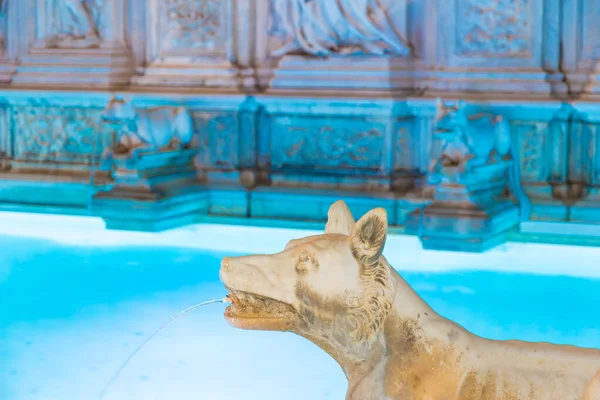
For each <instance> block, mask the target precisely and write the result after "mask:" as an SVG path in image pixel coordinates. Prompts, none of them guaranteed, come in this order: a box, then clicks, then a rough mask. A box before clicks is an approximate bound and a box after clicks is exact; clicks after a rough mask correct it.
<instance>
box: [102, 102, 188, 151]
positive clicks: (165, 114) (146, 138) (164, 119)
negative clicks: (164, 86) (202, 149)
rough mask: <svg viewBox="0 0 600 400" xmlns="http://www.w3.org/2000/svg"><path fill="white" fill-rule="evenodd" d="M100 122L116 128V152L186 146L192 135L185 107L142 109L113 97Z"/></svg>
mask: <svg viewBox="0 0 600 400" xmlns="http://www.w3.org/2000/svg"><path fill="white" fill-rule="evenodd" d="M102 121H103V122H105V123H110V124H113V125H116V126H117V127H118V130H119V136H118V138H117V143H116V144H115V145H114V146H113V149H112V151H113V152H114V153H117V154H126V153H132V152H135V151H141V150H143V151H150V152H153V151H161V150H167V149H176V148H179V147H187V146H188V145H189V144H190V143H191V141H192V139H193V135H194V121H193V118H192V115H191V114H190V112H189V111H188V110H187V109H186V108H184V107H170V106H167V107H154V108H148V109H141V108H136V107H135V106H134V105H132V104H131V103H129V102H125V101H124V100H121V99H116V98H113V99H111V100H110V102H109V103H108V106H107V107H106V108H105V110H104V112H103V115H102Z"/></svg>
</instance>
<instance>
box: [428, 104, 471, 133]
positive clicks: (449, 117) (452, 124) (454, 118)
mask: <svg viewBox="0 0 600 400" xmlns="http://www.w3.org/2000/svg"><path fill="white" fill-rule="evenodd" d="M465 106H466V105H465V103H464V102H463V101H458V102H456V103H455V104H450V105H448V104H446V103H444V102H443V101H442V100H440V99H438V101H437V116H436V126H435V128H436V131H437V133H442V134H443V133H446V132H455V131H458V130H460V129H463V128H464V127H465V126H467V125H468V123H469V120H468V118H467V115H466V114H465V112H464V111H465Z"/></svg>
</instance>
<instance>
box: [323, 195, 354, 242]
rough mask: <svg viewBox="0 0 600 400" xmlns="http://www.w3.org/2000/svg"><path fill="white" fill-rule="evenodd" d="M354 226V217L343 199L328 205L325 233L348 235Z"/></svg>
mask: <svg viewBox="0 0 600 400" xmlns="http://www.w3.org/2000/svg"><path fill="white" fill-rule="evenodd" d="M353 226H354V217H353V216H352V213H351V212H350V209H349V208H348V206H347V205H346V203H345V202H344V201H343V200H338V201H336V202H335V203H333V204H332V206H331V207H329V212H328V213H327V225H326V226H325V233H338V234H341V235H346V236H348V235H350V232H351V231H352V227H353Z"/></svg>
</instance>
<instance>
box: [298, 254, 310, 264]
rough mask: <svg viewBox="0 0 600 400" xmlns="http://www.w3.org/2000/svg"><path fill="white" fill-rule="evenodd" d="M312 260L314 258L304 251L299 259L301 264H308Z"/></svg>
mask: <svg viewBox="0 0 600 400" xmlns="http://www.w3.org/2000/svg"><path fill="white" fill-rule="evenodd" d="M311 260H312V257H311V256H310V254H309V253H307V252H306V251H303V252H302V253H300V256H299V257H298V261H300V262H301V263H307V262H310V261H311Z"/></svg>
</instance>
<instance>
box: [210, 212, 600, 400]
mask: <svg viewBox="0 0 600 400" xmlns="http://www.w3.org/2000/svg"><path fill="white" fill-rule="evenodd" d="M387 229H388V217H387V215H386V211H385V210H384V209H382V208H376V209H373V210H371V211H369V212H368V213H367V214H365V215H364V216H362V217H361V218H360V219H359V220H358V221H356V222H355V220H354V217H353V216H352V214H351V213H350V210H349V209H348V207H347V206H346V205H345V204H344V203H343V202H341V201H338V202H336V203H334V204H333V205H332V206H331V208H330V210H329V213H328V220H327V225H326V228H325V232H324V234H322V235H315V236H309V237H305V238H300V239H295V240H291V241H290V242H288V244H287V245H286V248H285V249H284V250H283V251H281V252H279V253H277V254H272V255H271V254H268V255H251V256H242V257H225V258H224V259H223V261H222V263H221V271H220V277H221V281H222V282H223V284H224V285H225V287H226V289H227V290H228V291H229V296H228V298H229V300H230V301H231V303H232V304H231V306H230V307H228V308H227V310H226V311H225V318H226V320H227V321H228V322H229V323H230V324H231V325H232V326H234V327H236V328H240V329H248V330H270V331H283V332H292V333H295V334H297V335H300V336H302V337H304V338H306V339H308V340H310V341H311V342H313V343H314V344H316V345H317V346H319V347H320V348H321V349H322V350H323V351H325V352H327V353H328V354H329V355H330V356H331V357H333V359H335V361H336V362H337V363H338V364H339V365H340V367H341V368H342V370H343V371H344V374H345V375H346V378H347V379H348V392H347V395H346V399H347V400H382V399H386V400H403V399H413V400H425V399H428V400H442V399H453V400H481V399H486V400H506V399H514V400H536V399H539V400H542V399H544V400H546V399H553V398H560V399H573V400H575V399H577V400H597V399H598V398H600V380H599V378H600V350H598V349H584V348H577V347H573V346H561V345H554V344H548V343H528V342H522V341H515V340H512V341H495V340H488V339H484V338H481V337H478V336H476V335H474V334H472V333H471V332H468V331H467V330H466V329H464V328H463V327H461V326H459V325H457V324H456V323H454V322H452V321H450V320H448V319H446V318H444V317H443V316H441V315H439V314H437V313H436V312H435V311H434V310H433V309H432V308H431V307H430V306H429V305H428V304H426V303H425V301H423V299H422V298H421V297H420V296H419V295H418V294H417V293H416V292H415V291H414V290H413V289H412V288H411V287H410V286H409V285H408V284H407V283H406V281H404V279H402V277H401V276H400V275H399V274H398V273H397V272H396V270H395V269H394V268H393V267H392V266H390V265H389V263H388V261H387V260H386V259H385V257H384V256H383V255H382V253H383V248H384V246H385V242H386V237H387Z"/></svg>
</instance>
